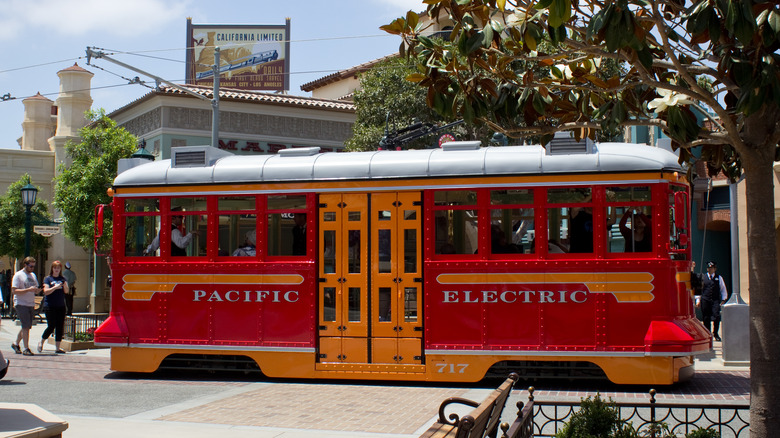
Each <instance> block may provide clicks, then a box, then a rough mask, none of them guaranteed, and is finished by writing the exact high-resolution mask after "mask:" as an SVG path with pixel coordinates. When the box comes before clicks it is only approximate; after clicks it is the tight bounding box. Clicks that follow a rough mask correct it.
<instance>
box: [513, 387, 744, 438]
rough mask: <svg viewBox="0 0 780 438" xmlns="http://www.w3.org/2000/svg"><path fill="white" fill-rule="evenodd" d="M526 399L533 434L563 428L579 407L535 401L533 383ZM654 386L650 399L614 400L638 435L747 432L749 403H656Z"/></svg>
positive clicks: (733, 436) (736, 436)
mask: <svg viewBox="0 0 780 438" xmlns="http://www.w3.org/2000/svg"><path fill="white" fill-rule="evenodd" d="M528 391H529V393H530V395H529V400H532V401H533V403H534V412H533V418H534V436H535V437H552V436H555V434H556V433H557V432H558V431H559V430H561V429H562V428H563V425H564V423H566V422H567V421H568V420H569V418H570V417H571V415H572V414H573V413H575V412H577V411H579V408H580V403H578V402H554V401H543V402H542V401H538V400H534V399H533V391H534V389H533V387H531V388H529V389H528ZM655 394H656V392H655V390H654V389H651V390H650V392H649V395H650V402H649V403H644V402H642V403H629V402H614V406H615V408H616V409H618V410H619V412H620V418H621V419H623V420H625V421H627V422H631V423H632V426H633V427H634V428H635V429H636V430H637V431H638V432H639V433H640V435H641V436H649V437H652V438H655V437H656V436H658V437H661V436H665V434H664V433H663V432H662V430H661V428H660V427H661V425H662V424H663V425H666V427H668V430H669V432H671V433H673V434H675V435H685V434H688V433H690V432H693V431H694V430H696V429H699V428H702V429H714V430H716V431H717V432H718V433H719V434H720V436H721V438H745V437H749V436H750V404H749V403H730V404H721V403H717V404H716V403H707V404H701V403H697V404H690V403H685V404H681V403H658V402H656V400H655Z"/></svg>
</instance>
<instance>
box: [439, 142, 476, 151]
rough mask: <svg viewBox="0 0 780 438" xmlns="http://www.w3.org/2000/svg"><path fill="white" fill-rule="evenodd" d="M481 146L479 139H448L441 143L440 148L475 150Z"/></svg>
mask: <svg viewBox="0 0 780 438" xmlns="http://www.w3.org/2000/svg"><path fill="white" fill-rule="evenodd" d="M480 146H482V142H480V141H448V142H447V143H442V145H441V149H442V150H444V151H476V150H477V149H479V147H480Z"/></svg>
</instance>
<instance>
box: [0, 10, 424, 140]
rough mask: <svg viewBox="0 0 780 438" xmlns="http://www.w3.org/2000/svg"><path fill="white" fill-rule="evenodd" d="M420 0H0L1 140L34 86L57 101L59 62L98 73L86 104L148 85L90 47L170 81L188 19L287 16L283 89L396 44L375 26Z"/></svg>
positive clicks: (275, 20)
mask: <svg viewBox="0 0 780 438" xmlns="http://www.w3.org/2000/svg"><path fill="white" fill-rule="evenodd" d="M410 9H412V10H415V11H417V12H420V11H423V10H424V9H425V5H424V4H423V3H422V0H334V1H323V0H297V1H292V0H287V1H278V0H276V1H269V0H230V1H224V2H219V1H217V2H215V1H205V0H133V1H119V0H0V47H2V49H0V54H2V56H0V148H5V149H19V145H18V143H17V139H19V138H20V137H21V136H22V120H23V118H24V106H23V104H22V100H23V99H24V98H26V97H30V96H34V95H35V94H36V93H38V92H40V93H41V94H42V95H44V96H46V97H47V98H49V99H51V100H53V101H56V99H57V92H58V90H59V78H58V76H57V72H58V71H60V70H62V69H65V68H67V67H70V66H72V65H73V64H74V63H78V65H79V66H81V67H83V68H85V69H87V70H89V71H91V72H92V73H94V74H95V76H94V77H93V78H92V99H93V104H92V108H95V109H96V108H104V109H105V110H106V112H108V113H110V112H111V111H113V110H115V109H118V108H120V107H122V106H124V105H126V104H128V103H130V102H131V101H133V100H135V99H138V98H140V97H141V96H143V95H144V94H146V93H148V92H149V91H150V90H149V88H146V87H144V86H142V85H138V84H128V82H129V79H130V78H133V77H135V76H139V77H140V79H141V80H148V81H150V83H151V86H153V85H154V81H153V80H152V79H151V78H146V77H143V76H142V75H139V74H138V73H136V72H133V71H131V70H127V69H124V68H122V67H120V66H118V65H115V64H113V63H111V62H108V61H106V60H99V59H98V60H94V59H93V60H92V64H95V67H92V66H89V65H87V59H86V47H87V46H90V47H97V48H100V50H102V51H104V52H106V53H107V54H112V57H113V58H115V59H117V60H119V61H122V62H124V63H127V64H129V65H132V66H135V67H136V68H140V69H142V70H144V71H147V72H149V73H152V74H154V75H156V76H159V77H162V78H163V79H166V80H169V81H171V82H176V83H183V82H184V81H183V79H184V71H185V68H184V60H185V50H184V48H185V43H186V20H187V18H188V17H191V18H192V22H193V24H225V25H233V24H255V25H283V24H284V23H285V19H286V18H288V17H289V18H290V19H291V22H290V33H291V38H290V40H291V44H290V60H291V62H290V70H291V76H290V90H289V94H292V95H298V96H310V95H311V94H310V93H307V92H304V91H302V90H301V88H300V87H301V85H302V84H305V83H307V82H311V81H313V80H316V79H319V78H321V77H323V76H327V75H329V74H331V73H334V72H337V71H339V70H343V69H347V68H350V67H352V66H355V65H358V64H362V63H364V62H367V61H371V60H374V59H377V58H380V57H382V56H385V55H389V54H391V53H395V52H397V51H398V47H399V45H400V43H401V40H400V38H399V37H398V36H393V35H390V34H387V33H385V32H383V31H381V30H380V29H379V27H380V26H382V25H384V24H388V23H390V22H391V21H392V20H394V19H395V18H398V17H401V16H404V15H405V14H406V11H408V10H410Z"/></svg>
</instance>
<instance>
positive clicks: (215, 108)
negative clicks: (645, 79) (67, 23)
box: [87, 47, 219, 147]
mask: <svg viewBox="0 0 780 438" xmlns="http://www.w3.org/2000/svg"><path fill="white" fill-rule="evenodd" d="M92 58H95V59H105V60H106V61H109V62H112V63H114V64H116V65H118V66H121V67H124V68H126V69H128V70H132V71H134V72H136V73H140V74H142V75H144V76H148V77H150V78H152V79H154V80H155V81H157V83H158V86H159V84H161V83H162V84H165V85H168V86H169V87H171V88H175V89H177V90H179V91H181V92H182V93H186V94H189V95H191V96H194V97H197V98H198V99H201V100H210V102H211V110H212V112H213V113H212V116H211V125H212V126H211V145H212V146H213V147H219V47H214V65H213V66H212V70H213V71H214V96H213V97H212V99H209V98H208V97H206V96H203V95H202V94H198V93H196V92H194V91H192V90H189V89H187V88H184V87H182V86H180V85H178V84H174V83H173V82H171V81H166V80H165V79H163V78H161V77H159V76H155V75H153V74H151V73H148V72H145V71H143V70H141V69H140V68H136V67H133V66H132V65H129V64H125V63H124V62H122V61H118V60H116V59H114V58H111V57H110V56H108V55H106V54H105V53H104V52H102V51H95V50H92V47H87V65H90V62H91V61H92ZM131 83H135V82H131Z"/></svg>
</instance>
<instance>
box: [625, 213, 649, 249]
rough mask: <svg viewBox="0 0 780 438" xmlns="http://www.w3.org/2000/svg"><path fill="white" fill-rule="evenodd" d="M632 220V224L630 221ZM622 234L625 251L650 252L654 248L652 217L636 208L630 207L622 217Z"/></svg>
mask: <svg viewBox="0 0 780 438" xmlns="http://www.w3.org/2000/svg"><path fill="white" fill-rule="evenodd" d="M629 219H630V220H631V226H630V227H629V226H628V221H629ZM619 227H620V234H621V235H622V236H623V239H625V242H626V243H625V245H626V246H625V252H650V251H652V250H653V243H652V240H651V239H652V233H651V232H650V218H649V217H647V215H645V214H644V213H642V212H637V211H636V209H632V208H629V209H627V210H626V212H625V213H623V217H622V218H621V219H620V225H619Z"/></svg>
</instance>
